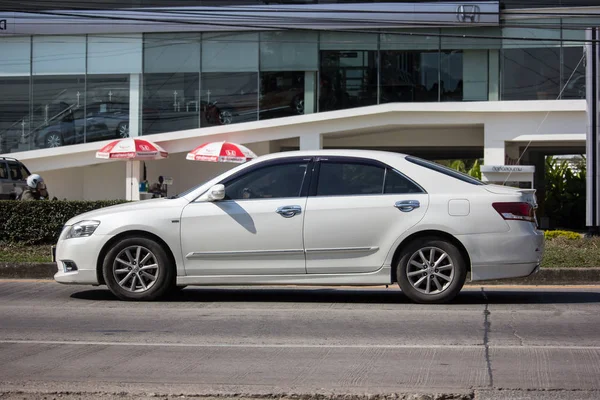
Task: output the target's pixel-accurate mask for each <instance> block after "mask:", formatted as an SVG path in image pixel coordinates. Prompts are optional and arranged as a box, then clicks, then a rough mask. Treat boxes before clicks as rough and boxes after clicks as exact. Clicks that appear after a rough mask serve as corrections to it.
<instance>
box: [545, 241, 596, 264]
mask: <svg viewBox="0 0 600 400" xmlns="http://www.w3.org/2000/svg"><path fill="white" fill-rule="evenodd" d="M586 267H600V237H595V238H587V239H583V238H582V239H575V240H573V239H569V238H566V237H556V238H554V239H550V240H546V251H545V253H544V260H543V261H542V268H586Z"/></svg>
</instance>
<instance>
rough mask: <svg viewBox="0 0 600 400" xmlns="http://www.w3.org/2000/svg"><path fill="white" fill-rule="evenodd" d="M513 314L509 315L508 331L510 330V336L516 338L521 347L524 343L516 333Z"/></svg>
mask: <svg viewBox="0 0 600 400" xmlns="http://www.w3.org/2000/svg"><path fill="white" fill-rule="evenodd" d="M515 322H516V321H515V312H512V313H510V323H509V326H510V329H512V334H513V336H514V337H516V338H517V339H519V346H523V345H524V341H523V337H521V336H520V335H519V334H518V333H517V328H515Z"/></svg>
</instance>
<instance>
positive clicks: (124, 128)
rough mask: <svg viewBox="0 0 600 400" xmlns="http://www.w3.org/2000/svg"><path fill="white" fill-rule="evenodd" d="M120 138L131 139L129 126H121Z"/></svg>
mask: <svg viewBox="0 0 600 400" xmlns="http://www.w3.org/2000/svg"><path fill="white" fill-rule="evenodd" d="M118 131H119V136H120V137H121V138H123V139H125V138H128V137H129V125H128V124H120V125H119V128H118Z"/></svg>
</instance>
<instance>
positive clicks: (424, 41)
mask: <svg viewBox="0 0 600 400" xmlns="http://www.w3.org/2000/svg"><path fill="white" fill-rule="evenodd" d="M397 32H398V33H397V34H394V33H382V34H381V35H380V38H381V44H380V48H381V50H437V49H439V47H440V37H439V33H440V30H439V29H413V30H409V29H399V30H397ZM400 33H402V34H400ZM412 33H416V35H414V34H412Z"/></svg>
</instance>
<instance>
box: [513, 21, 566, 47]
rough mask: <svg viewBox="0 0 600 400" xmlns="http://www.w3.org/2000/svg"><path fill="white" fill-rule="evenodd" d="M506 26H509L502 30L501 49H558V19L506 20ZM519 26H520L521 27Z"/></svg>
mask: <svg viewBox="0 0 600 400" xmlns="http://www.w3.org/2000/svg"><path fill="white" fill-rule="evenodd" d="M506 24H507V25H511V26H509V27H505V28H502V37H503V39H502V48H503V49H521V48H528V49H531V48H538V47H541V48H544V47H560V29H558V28H559V27H560V19H559V18H548V19H541V18H539V19H528V20H512V19H511V20H507V21H506ZM519 25H522V27H521V26H519ZM517 38H518V39H517ZM527 39H531V40H527ZM540 39H550V40H540Z"/></svg>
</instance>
